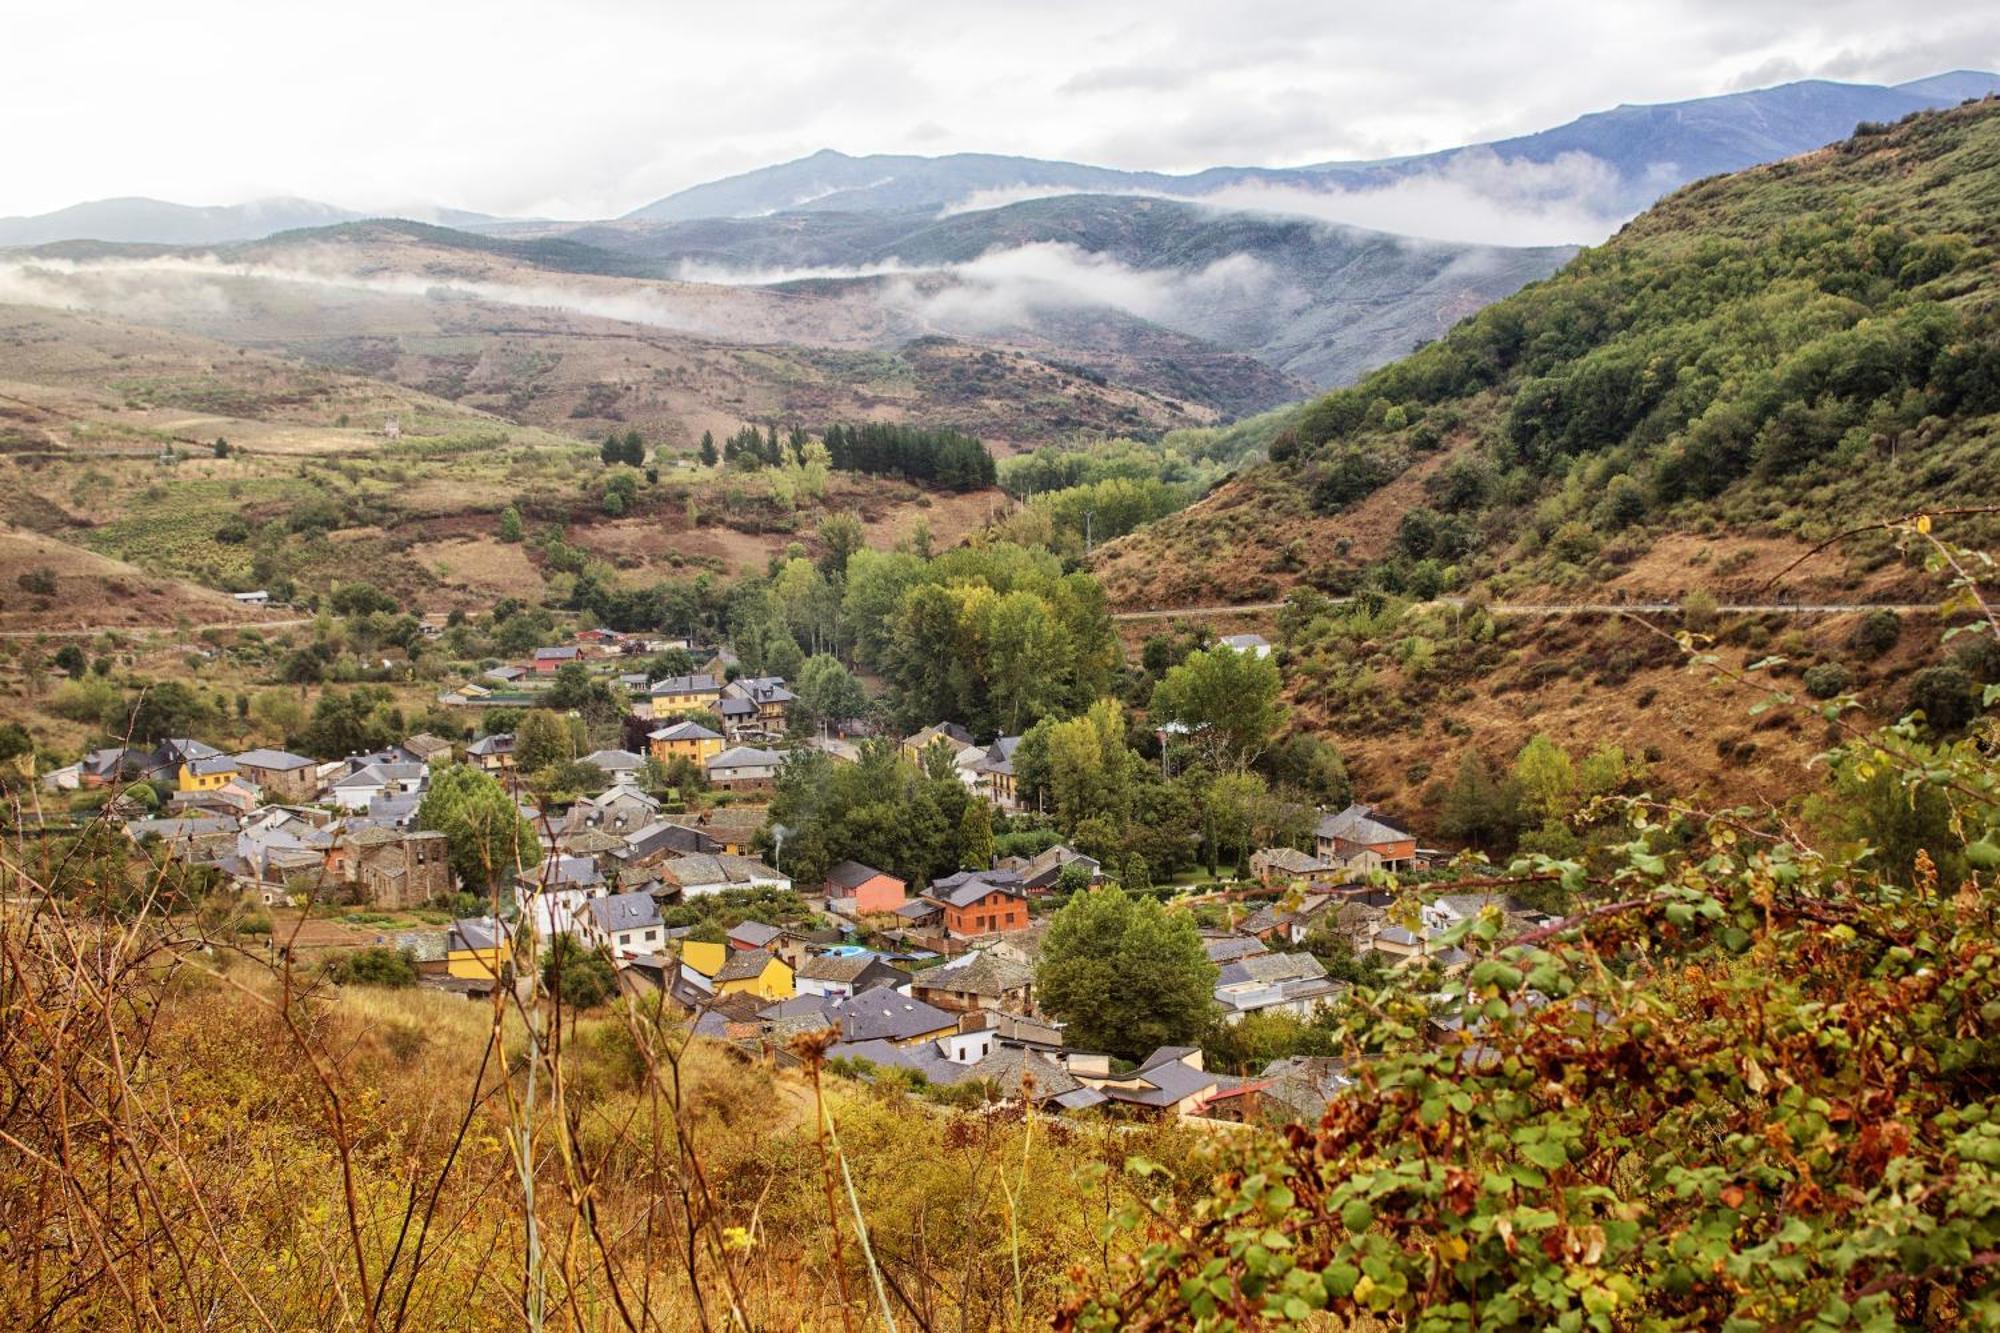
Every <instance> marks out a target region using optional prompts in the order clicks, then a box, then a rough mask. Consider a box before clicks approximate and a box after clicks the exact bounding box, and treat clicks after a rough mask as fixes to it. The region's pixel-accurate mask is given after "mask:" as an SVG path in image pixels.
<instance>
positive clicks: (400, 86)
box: [0, 0, 2000, 217]
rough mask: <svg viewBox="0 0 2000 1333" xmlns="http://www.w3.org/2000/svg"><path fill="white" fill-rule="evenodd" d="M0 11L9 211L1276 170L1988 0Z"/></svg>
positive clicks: (1732, 78) (1462, 138)
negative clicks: (110, 203) (947, 173)
mask: <svg viewBox="0 0 2000 1333" xmlns="http://www.w3.org/2000/svg"><path fill="white" fill-rule="evenodd" d="M4 31H5V33H6V41H7V45H8V47H9V48H10V51H11V52H12V54H13V57H14V58H13V59H11V60H10V61H9V62H8V72H7V77H6V78H5V79H4V80H0V125H4V126H6V127H7V128H6V140H7V150H6V155H5V170H4V171H0V214H6V213H33V212H42V211H46V210H48V209H53V208H57V207H61V206H62V205H65V204H70V203H75V202H77V201H79V200H84V199H93V198H102V197H106V196H110V195H124V194H142V195H152V196H155V197H159V198H165V199H171V200H174V201H177V202H181V203H204V204H205V203H231V202H236V201H239V200H243V199H247V198H253V197H257V196H262V195H272V194H295V195H302V196H306V197H309V198H315V199H321V200H325V201H327V202H330V203H336V204H341V205H344V206H347V207H353V208H361V209H382V210H387V209H392V208H400V209H407V208H411V207H413V206H415V205H418V204H443V205H450V206H455V207H463V208H472V209H478V210H482V211H486V212H493V213H502V214H511V215H545V216H556V217H602V216H608V215H613V214H617V213H622V212H625V211H627V210H629V209H631V208H634V207H637V206H638V205H640V204H643V203H646V202H648V201H650V200H652V199H655V198H658V197H659V196H661V195H664V194H667V193H670V192H672V191H674V190H676V189H679V188H681V187H683V186H687V185H691V184H695V183H697V182H699V181H703V180H708V179H712V178H714V177H716V176H720V175H726V174H729V173H732V172H736V171H743V170H747V169H749V168H751V167H756V166H762V165H765V164H767V163H771V162H777V161H782V160H785V159H788V158H793V157H799V156H803V155H805V154H807V153H810V152H813V151H814V150H816V149H819V148H824V147H833V148H838V149H841V150H842V151H845V152H849V153H857V154H858V153H868V152H918V153H943V152H951V151H957V150H978V151H987V152H1005V153H1020V154H1025V155H1030V156H1036V157H1060V158H1068V159H1073V160H1077V161H1086V162H1094V163H1101V164H1104V165H1108V166H1117V167H1126V168H1151V169H1157V170H1170V171H1175V170H1192V169H1196V168H1200V167H1204V166H1210V165H1216V164H1261V165H1276V166H1283V165H1296V164H1300V163H1306V162H1316V161H1324V160H1328V159H1336V158H1358V157H1379V156H1384V155H1388V154H1394V153H1409V152H1419V151H1426V150H1430V149H1437V148H1445V147H1450V146H1453V145H1456V144H1461V143H1466V142H1473V141H1478V140H1484V139H1491V138H1496V137H1500V136H1504V135H1508V134H1513V133H1518V132H1522V131H1529V130H1536V129H1542V128H1546V127H1548V126H1551V125H1555V124H1559V123H1561V122H1563V121H1566V120H1569V119H1571V118H1572V117H1575V116H1577V115H1579V114H1582V113H1584V112H1587V111H1592V110H1598V109H1602V108H1605V107H1609V106H1612V105H1615V104H1617V103H1619V102H1655V101H1671V100H1678V99H1681V98H1686V97H1697V96H1702V95H1705V94H1710V93H1719V92H1728V91H1732V90H1735V89H1739V88H1745V87H1755V86H1760V85H1763V84H1768V83H1774V82H1782V81H1784V80H1787V79H1794V78H1803V77H1809V76H1824V77H1830V78H1839V79H1849V80H1855V81H1862V82H1896V81H1899V80H1903V79H1909V78H1915V77H1919V76H1922V75H1926V74H1932V73H1937V72H1941V71H1943V70H1947V69H1952V68H1961V67H1971V68H1988V69H1990V68H1994V67H1996V66H2000V7H1996V6H1995V5H1994V4H1993V3H1992V0H1936V2H1935V3H1904V4H1901V5H1893V4H1884V3H1882V2H1881V0H1868V2H1867V3H1859V2H1857V0H1775V2H1772V3H1763V2H1761V0H1670V2H1666V3H1653V4H1644V5H1642V4H1638V3H1632V2H1629V0H1617V2H1616V3H1605V0H1557V2H1551V3H1526V2H1525V0H1446V2H1441V3H1428V4H1427V3H1421V2H1420V3H1393V4H1380V3H1373V2H1372V0H1353V2H1350V3H1346V4H1334V3H1329V2H1328V0H1287V2H1285V3H1278V2H1274V0H1216V2H1214V3H1194V2H1193V0H1105V2H1102V3H1099V2H1097V0H1003V2H1002V3H958V2H954V0H943V2H940V0H914V2H913V0H748V2H747V3H745V2H741V0H739V2H738V3H724V4H717V3H715V2H714V0H703V2H702V3H699V4H695V3H679V2H677V3H642V2H641V0H566V2H564V3H539V2H536V3H531V2H528V0H343V2H342V3H340V4H337V5H336V4H315V5H310V6H308V5H303V4H286V3H283V2H282V0H279V2H278V3H273V0H255V2H254V3H250V2H244V3H236V2H233V0H185V2H184V3H182V4H178V5H161V4H159V3H157V0H147V2H146V3H133V2H131V0H109V2H108V3H99V4H94V5H90V6H88V7H87V8H86V6H84V5H80V4H79V5H57V4H47V3H24V4H18V5H13V6H9V7H8V12H7V15H6V20H5V25H4Z"/></svg>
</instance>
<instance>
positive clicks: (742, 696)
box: [716, 676, 794, 736]
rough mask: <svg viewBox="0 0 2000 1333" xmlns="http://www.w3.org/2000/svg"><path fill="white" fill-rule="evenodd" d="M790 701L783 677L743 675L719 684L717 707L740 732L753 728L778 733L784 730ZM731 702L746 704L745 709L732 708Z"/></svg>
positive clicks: (765, 733) (767, 733) (790, 707)
mask: <svg viewBox="0 0 2000 1333" xmlns="http://www.w3.org/2000/svg"><path fill="white" fill-rule="evenodd" d="M793 700H794V696H793V694H792V692H791V691H790V690H789V689H787V688H785V678H784V677H783V676H743V677H739V678H738V679H736V680H732V681H730V682H729V683H728V684H727V685H725V686H723V687H722V694H721V696H720V697H719V698H718V699H717V701H716V709H717V711H718V712H720V713H721V714H722V717H723V720H724V722H725V723H732V724H733V725H734V726H736V727H737V728H738V730H740V731H749V730H755V731H759V732H762V733H763V734H764V735H767V736H777V735H782V734H783V733H784V730H785V723H786V720H787V719H788V718H789V717H790V716H791V711H792V703H793ZM732 703H733V704H743V705H748V711H747V712H746V711H745V710H744V709H743V708H741V707H737V708H732V707H730V705H731V704H732ZM731 734H732V735H734V734H736V733H735V732H732V733H731Z"/></svg>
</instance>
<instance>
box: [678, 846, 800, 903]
mask: <svg viewBox="0 0 2000 1333" xmlns="http://www.w3.org/2000/svg"><path fill="white" fill-rule="evenodd" d="M658 873H659V876H660V882H661V883H662V884H665V885H667V886H668V887H670V888H679V889H680V891H681V896H682V897H685V898H698V897H700V896H701V895H702V894H705V893H721V892H722V891H723V890H724V889H757V888H773V889H790V888H791V887H792V881H791V878H790V877H789V876H787V875H784V874H782V873H780V872H779V871H776V870H773V869H772V868H771V867H769V866H767V865H765V864H764V863H763V862H762V861H759V860H757V859H756V858H755V857H751V856H729V855H727V854H717V855H714V856H705V855H701V854H696V855H693V856H676V857H673V858H671V859H669V860H666V861H662V862H661V863H660V865H659V868H658Z"/></svg>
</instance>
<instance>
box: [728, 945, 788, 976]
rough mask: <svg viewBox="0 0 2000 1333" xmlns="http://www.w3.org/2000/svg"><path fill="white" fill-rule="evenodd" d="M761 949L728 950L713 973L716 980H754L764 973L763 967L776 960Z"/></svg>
mask: <svg viewBox="0 0 2000 1333" xmlns="http://www.w3.org/2000/svg"><path fill="white" fill-rule="evenodd" d="M777 961H778V960H777V959H776V958H773V957H772V956H771V955H770V954H767V953H765V952H764V951H763V950H762V949H736V950H732V951H731V952H730V955H729V957H728V959H727V960H726V961H725V962H724V963H723V964H722V969H721V971H719V972H717V973H716V974H715V978H714V979H715V980H716V981H754V980H756V979H757V978H758V977H761V976H763V975H764V969H765V968H767V967H769V966H771V965H772V964H773V963H775V962H777Z"/></svg>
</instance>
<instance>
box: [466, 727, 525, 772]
mask: <svg viewBox="0 0 2000 1333" xmlns="http://www.w3.org/2000/svg"><path fill="white" fill-rule="evenodd" d="M465 759H466V762H467V763H471V764H477V765H479V767H480V768H482V769H484V770H485V771H486V772H488V773H505V772H507V771H508V770H510V769H512V768H513V767H514V733H513V732H511V731H496V732H494V733H493V734H492V735H491V736H481V737H480V738H479V739H478V740H476V741H474V742H473V743H472V744H470V745H468V746H466V747H465Z"/></svg>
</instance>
